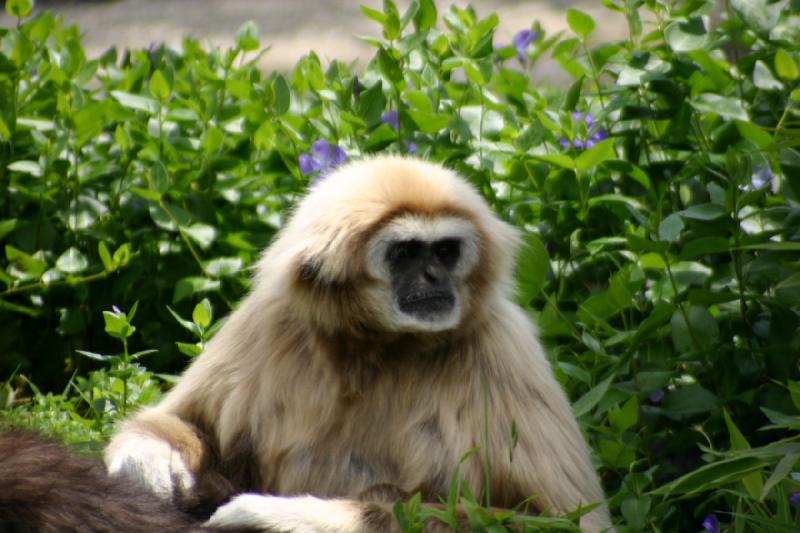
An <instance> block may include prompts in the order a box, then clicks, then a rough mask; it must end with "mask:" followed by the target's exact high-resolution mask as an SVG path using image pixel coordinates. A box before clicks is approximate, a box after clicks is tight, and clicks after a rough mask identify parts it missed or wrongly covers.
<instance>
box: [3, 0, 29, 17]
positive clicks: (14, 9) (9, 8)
mask: <svg viewBox="0 0 800 533" xmlns="http://www.w3.org/2000/svg"><path fill="white" fill-rule="evenodd" d="M32 9H33V0H6V12H7V13H8V14H9V15H11V16H12V17H15V18H18V19H22V18H25V17H27V16H28V15H30V14H31V10H32Z"/></svg>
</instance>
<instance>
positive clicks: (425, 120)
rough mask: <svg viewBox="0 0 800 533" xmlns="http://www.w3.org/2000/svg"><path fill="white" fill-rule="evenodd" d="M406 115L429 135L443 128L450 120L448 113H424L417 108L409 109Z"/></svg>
mask: <svg viewBox="0 0 800 533" xmlns="http://www.w3.org/2000/svg"><path fill="white" fill-rule="evenodd" d="M408 116H410V117H411V120H413V121H414V123H415V124H416V125H417V127H418V128H419V129H420V131H421V132H423V133H427V134H431V135H432V134H434V133H438V132H440V131H441V130H443V129H444V128H445V127H447V124H448V123H449V122H450V115H447V114H445V113H426V112H424V111H419V110H417V109H409V110H408Z"/></svg>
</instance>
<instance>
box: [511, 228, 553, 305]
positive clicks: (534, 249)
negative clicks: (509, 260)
mask: <svg viewBox="0 0 800 533" xmlns="http://www.w3.org/2000/svg"><path fill="white" fill-rule="evenodd" d="M517 264H518V268H517V279H518V284H519V292H520V298H521V300H522V303H523V305H526V304H529V303H530V302H531V301H533V299H534V298H536V297H537V296H538V295H539V291H541V290H542V287H543V286H544V283H545V281H546V279H547V273H548V272H549V271H550V257H549V255H548V254H547V250H546V249H545V247H544V244H543V243H542V241H541V239H540V238H539V237H538V236H537V235H536V234H534V233H526V234H525V236H524V244H523V246H522V249H521V250H520V255H519V259H518V261H517Z"/></svg>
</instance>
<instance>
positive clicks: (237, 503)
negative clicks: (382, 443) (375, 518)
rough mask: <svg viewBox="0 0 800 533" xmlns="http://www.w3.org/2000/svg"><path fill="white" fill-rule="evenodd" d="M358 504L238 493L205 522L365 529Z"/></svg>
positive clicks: (330, 532)
mask: <svg viewBox="0 0 800 533" xmlns="http://www.w3.org/2000/svg"><path fill="white" fill-rule="evenodd" d="M361 508H362V506H361V504H360V503H359V502H357V501H353V500H322V499H320V498H315V497H314V496H295V497H281V496H265V495H261V494H241V495H239V496H237V497H236V498H234V499H233V500H231V501H230V502H228V503H227V504H225V505H223V506H222V507H220V508H219V509H217V510H216V512H215V513H214V514H213V515H212V516H211V518H210V519H209V520H208V522H206V523H205V524H204V526H205V527H211V528H230V527H240V528H256V529H264V530H267V531H285V532H298V533H299V532H307V531H314V532H316V533H359V532H362V531H364V525H363V521H362V512H361Z"/></svg>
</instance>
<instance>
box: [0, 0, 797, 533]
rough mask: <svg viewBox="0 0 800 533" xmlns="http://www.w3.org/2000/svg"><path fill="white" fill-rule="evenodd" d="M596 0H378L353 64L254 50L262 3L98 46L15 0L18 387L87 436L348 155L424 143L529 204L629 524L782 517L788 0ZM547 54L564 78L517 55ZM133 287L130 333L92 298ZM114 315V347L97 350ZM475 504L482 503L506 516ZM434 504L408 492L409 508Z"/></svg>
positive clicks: (155, 384)
mask: <svg viewBox="0 0 800 533" xmlns="http://www.w3.org/2000/svg"><path fill="white" fill-rule="evenodd" d="M604 3H605V5H606V6H607V7H608V8H609V9H611V10H613V11H616V12H619V13H621V14H622V15H624V18H625V20H626V21H627V24H628V29H629V36H628V39H626V40H621V41H616V42H608V43H600V44H595V43H594V41H593V39H592V34H593V30H594V28H595V25H596V22H595V21H594V20H593V19H592V18H591V17H589V16H588V15H586V14H585V13H583V12H581V11H579V10H576V9H569V10H567V13H566V18H567V22H568V25H569V28H570V31H568V32H565V33H564V34H559V35H554V36H549V35H545V34H544V31H543V30H542V29H541V28H540V27H539V26H538V24H536V23H535V22H534V21H531V22H532V25H531V28H530V30H529V31H528V32H526V33H521V34H519V35H518V36H516V37H515V39H514V40H513V42H510V43H506V42H502V41H501V39H500V38H498V37H496V36H495V35H494V30H495V28H496V26H497V24H498V19H497V17H496V16H495V15H489V16H487V17H485V18H481V17H479V16H478V15H477V14H476V13H475V11H474V10H472V9H469V8H467V9H461V8H456V7H454V8H451V9H450V10H449V11H447V12H446V13H438V11H437V8H436V6H435V5H434V3H433V2H432V1H431V0H416V1H413V2H411V7H410V8H409V10H408V11H407V12H405V13H400V12H398V10H397V8H396V7H395V6H394V3H393V2H392V1H390V0H387V1H385V2H384V9H383V11H376V10H372V9H368V8H363V11H364V13H365V15H366V16H367V17H369V18H370V19H373V20H374V21H376V22H377V23H378V24H379V25H380V27H381V28H382V34H381V36H380V37H375V38H371V39H369V41H370V42H371V43H372V44H373V45H374V46H375V48H376V50H377V51H376V54H375V56H374V58H373V59H372V60H371V61H370V63H369V64H368V65H367V66H366V68H364V69H363V71H361V72H354V71H353V70H352V68H351V67H349V66H347V65H345V64H343V63H341V62H338V61H332V62H331V63H330V64H329V65H328V66H327V67H326V68H324V67H323V65H322V64H321V62H320V60H319V58H318V57H317V56H316V55H315V54H314V53H311V54H309V55H308V56H307V57H305V58H304V59H302V60H301V61H300V62H299V63H298V64H297V66H296V67H295V68H294V70H293V71H292V72H290V73H277V72H273V73H268V74H265V73H263V72H261V71H260V70H259V69H258V67H257V62H258V59H259V57H260V55H261V54H262V53H264V52H263V50H262V49H261V42H260V38H259V35H258V30H257V28H256V27H255V26H254V25H253V24H252V23H245V24H244V25H242V27H241V29H240V31H239V33H238V34H237V41H236V46H235V47H234V48H233V49H230V50H219V49H211V50H208V49H205V48H203V47H201V46H200V45H199V44H198V42H196V41H194V40H191V39H186V40H184V42H183V50H182V51H181V52H177V51H174V50H170V49H167V48H164V47H153V48H151V49H149V50H131V51H123V52H118V51H117V50H114V49H112V50H109V51H108V52H107V53H105V54H104V55H103V56H102V57H100V58H96V59H91V58H87V57H86V56H85V53H84V51H83V48H82V45H81V42H80V35H79V31H78V29H77V28H74V27H73V28H69V27H65V26H64V24H63V22H62V21H61V20H59V19H57V18H55V17H54V16H53V15H51V14H49V13H47V12H44V13H42V14H41V15H39V16H37V17H35V18H27V15H28V12H29V11H30V6H29V4H30V1H29V0H28V1H24V0H8V1H7V2H6V9H7V11H8V12H9V13H11V14H12V15H14V16H17V17H18V18H19V20H20V23H19V24H18V25H17V27H15V28H7V29H0V240H2V242H3V247H4V253H5V255H4V257H3V258H0V282H2V284H3V285H4V288H2V289H0V353H2V359H0V375H5V376H9V377H8V381H7V382H6V385H5V387H4V389H3V391H4V393H3V395H0V396H1V397H0V400H2V401H3V402H4V403H3V404H0V407H2V405H5V412H4V413H5V414H4V417H5V418H6V419H8V420H11V421H14V422H16V423H27V424H29V425H32V426H36V427H44V428H47V429H48V430H49V431H51V432H56V433H58V434H60V435H61V436H62V437H64V438H66V439H68V440H72V441H80V442H97V441H99V440H102V439H103V438H105V437H106V436H107V435H108V431H109V429H110V427H111V424H112V423H113V421H114V420H115V419H116V418H117V417H118V416H119V415H120V414H121V413H123V412H124V411H125V410H126V409H128V408H130V407H133V406H136V405H139V404H142V403H149V402H152V401H154V400H155V398H156V397H157V395H158V393H159V385H160V384H161V383H162V382H163V381H164V379H167V380H168V379H170V377H169V376H168V375H165V374H164V373H173V372H177V371H179V370H180V368H182V367H183V366H184V365H185V363H186V356H193V355H196V354H197V353H198V352H199V351H200V349H202V344H203V342H205V341H206V340H207V339H208V338H209V336H210V335H211V334H213V331H214V329H215V327H216V326H215V325H213V324H212V313H211V310H212V309H214V310H215V312H216V314H217V315H218V316H222V315H224V314H226V313H227V312H228V311H229V310H230V308H231V307H232V306H233V305H235V302H236V301H237V300H238V299H239V298H240V297H241V296H242V294H243V293H244V292H245V291H246V290H247V288H248V285H249V281H248V271H247V267H248V266H249V265H251V264H252V263H253V261H254V260H255V258H256V257H257V254H258V251H259V250H260V249H261V248H262V247H263V246H264V245H265V244H267V243H268V242H269V240H270V238H271V237H272V235H273V234H274V233H275V231H276V230H277V229H278V228H279V227H280V225H281V223H282V220H283V218H284V216H285V214H286V212H287V208H289V207H290V206H291V205H293V203H294V202H295V200H296V199H297V198H298V196H299V195H301V194H302V193H303V191H304V190H305V188H306V186H307V185H308V182H309V179H316V178H317V177H319V175H320V174H322V173H324V170H325V168H324V167H325V166H326V165H328V164H331V163H333V162H332V161H331V158H332V157H333V156H334V155H336V156H338V158H339V159H341V158H342V157H344V156H345V154H346V157H349V158H357V157H361V156H363V155H365V154H369V153H374V152H379V151H386V150H389V151H395V152H401V153H406V152H416V153H417V154H419V155H421V156H423V157H426V158H428V159H431V160H436V161H442V162H444V163H446V164H447V165H449V166H451V167H453V168H455V169H457V170H458V171H459V172H461V173H462V174H464V175H465V176H467V177H468V178H469V179H470V180H471V181H472V182H473V184H474V185H475V186H476V187H477V188H478V189H479V190H480V191H481V192H482V193H483V194H484V195H485V197H486V198H487V200H488V201H489V203H490V204H491V205H492V207H493V208H494V209H495V210H496V211H497V212H498V213H499V214H500V215H501V216H503V217H504V218H506V219H507V220H509V221H511V222H513V223H514V224H516V225H517V226H519V227H520V228H522V229H523V230H524V232H525V236H526V247H525V250H524V251H523V253H522V256H521V258H520V261H519V268H518V274H519V280H520V291H519V298H520V300H521V302H522V303H523V304H525V305H527V306H529V309H530V310H531V314H532V315H533V316H534V317H535V319H536V320H537V322H538V323H539V325H540V328H541V332H542V336H543V338H544V340H545V342H546V343H547V344H548V345H549V348H550V354H551V356H552V359H553V361H554V366H555V368H556V372H557V374H558V375H559V378H560V379H561V381H562V382H563V384H564V386H565V387H566V389H567V391H568V392H569V394H570V395H571V397H572V398H573V399H574V400H575V411H576V414H577V415H578V417H579V419H580V421H581V423H582V424H583V425H584V428H585V429H586V431H587V434H588V435H589V437H590V440H591V442H592V444H593V448H594V450H595V451H596V456H595V459H596V463H597V466H598V468H599V471H600V472H601V474H602V476H603V480H604V483H605V486H606V490H607V493H608V495H609V499H610V506H611V509H612V511H613V513H614V514H615V519H616V521H617V522H618V523H619V526H618V530H619V531H631V532H633V531H642V530H648V531H650V530H652V531H692V530H698V529H701V528H702V527H705V529H707V530H709V531H713V530H714V524H713V521H714V520H715V519H717V520H719V522H721V523H722V524H723V525H722V527H723V529H726V530H730V531H737V532H739V531H793V530H794V528H795V527H796V524H797V520H798V519H800V517H799V516H798V511H797V510H796V509H795V508H794V507H795V506H796V505H793V504H796V503H797V502H796V501H793V502H790V497H791V496H792V494H795V493H797V492H798V491H800V482H799V481H798V479H797V478H796V477H793V473H794V470H795V468H796V466H797V462H798V459H800V441H799V440H798V438H797V430H798V429H800V416H799V415H798V412H800V382H798V370H799V368H798V363H800V204H799V203H798V202H799V201H800V151H798V144H800V113H798V103H799V102H800V89H798V87H799V86H800V85H799V84H798V81H799V80H800V69H799V68H798V62H800V2H798V1H797V0H783V1H780V2H772V3H767V1H766V0H731V1H730V2H728V3H726V6H725V7H726V11H727V13H725V14H723V15H727V16H723V17H722V21H721V22H719V23H715V24H712V23H711V22H710V21H711V20H712V19H713V17H711V15H712V14H713V12H714V9H715V2H713V1H700V0H689V1H685V2H674V1H669V0H626V1H623V0H605V2H604ZM260 50H261V51H260ZM546 55H551V56H552V57H553V58H554V59H555V60H556V61H557V62H558V63H559V64H560V65H561V66H562V67H563V68H564V70H565V71H566V72H568V73H569V74H570V75H571V76H572V78H573V79H574V82H573V83H572V84H571V86H570V87H569V88H568V89H565V90H560V89H554V88H547V87H540V86H538V85H537V83H536V80H534V79H531V74H530V73H531V71H532V70H531V67H532V66H533V64H534V63H535V62H536V61H538V60H540V58H541V57H544V56H546ZM321 140H324V141H325V142H321ZM326 143H327V144H326ZM323 152H326V153H323ZM334 159H336V158H334ZM304 172H305V173H304ZM134 302H139V303H138V312H136V317H135V327H136V328H138V329H136V330H135V333H134V328H133V327H132V325H131V323H130V320H131V319H132V318H133V317H132V315H133V314H134V312H133V311H131V312H130V313H128V315H126V314H125V313H123V312H122V311H120V310H119V309H115V310H114V311H108V310H109V309H112V306H114V305H117V306H119V307H120V308H123V309H126V310H129V309H131V308H132V307H133V306H134V305H135V303H134ZM102 310H106V313H105V314H103V313H101V311H102ZM134 311H135V310H134ZM190 314H191V315H192V320H186V319H184V318H181V317H185V316H189V315H190ZM129 315H130V316H129ZM176 319H177V320H176ZM104 330H105V331H107V332H108V333H110V336H109V335H105V334H104V333H103V331H104ZM185 330H188V331H189V332H191V333H187V332H186V331H185ZM112 337H116V339H114V338H112ZM120 340H121V341H122V344H123V351H122V353H121V354H118V355H113V356H100V355H97V354H94V353H87V352H86V351H87V350H94V351H100V352H102V353H112V352H116V351H118V350H119V348H120ZM189 341H191V342H189ZM129 343H131V346H130V351H129V346H128V344H129ZM146 349H154V350H157V355H153V354H150V355H148V354H147V351H146ZM78 350H81V351H78ZM135 350H145V352H144V353H141V352H139V353H133V354H132V353H131V351H135ZM140 356H144V357H143V358H142V359H140ZM96 359H101V360H103V361H104V362H105V363H104V364H105V369H102V368H101V369H99V370H98V369H97V367H96V366H95V365H97V363H96V362H95V360H96ZM140 361H142V362H143V364H144V366H146V367H147V368H149V369H152V370H153V371H154V372H157V373H160V374H151V373H150V372H149V371H147V370H145V368H144V366H142V363H140ZM32 383H35V384H36V385H38V386H39V387H40V388H41V390H40V389H39V388H36V387H35V386H34V385H32ZM65 383H68V385H67V388H66V389H62V387H64V384H65ZM53 390H62V392H60V393H52V392H49V393H48V392H43V391H53ZM466 500H467V501H469V498H468V495H467V497H466ZM469 508H470V509H471V510H472V513H473V518H474V520H475V521H474V522H473V523H475V524H484V525H485V524H489V523H493V524H495V525H496V526H497V527H500V526H499V524H500V523H503V522H504V521H509V520H514V518H513V517H511V518H509V517H508V516H506V515H496V516H492V515H491V514H490V513H489V512H487V511H483V510H482V509H480V508H476V507H475V506H474V505H473V506H469ZM710 513H715V514H714V515H713V518H712V517H711V516H710ZM424 514H425V513H424V511H421V510H420V509H419V506H418V502H411V504H409V505H408V506H406V507H403V508H398V516H399V517H400V518H401V520H402V521H403V523H404V524H405V527H406V528H407V529H409V530H415V528H416V527H418V524H417V523H416V522H417V521H418V520H419V519H420V518H421V517H422V516H424ZM704 518H705V521H704ZM538 524H539V525H542V523H538ZM559 524H561V522H558V523H556V522H553V523H549V525H548V526H546V527H557V526H559ZM729 524H730V525H729ZM535 525H536V524H532V525H531V527H534V526H535ZM559 527H560V526H559ZM565 527H566V526H565Z"/></svg>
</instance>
